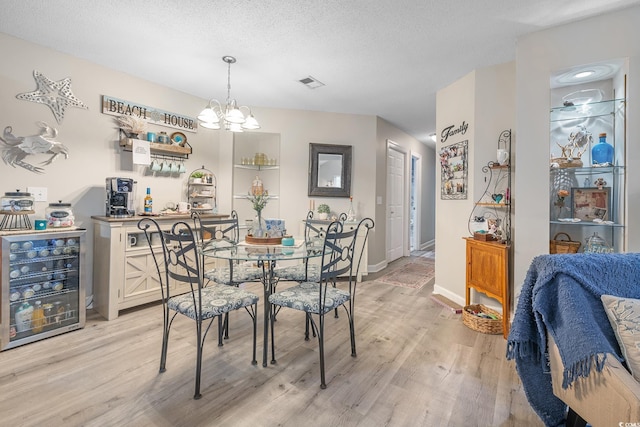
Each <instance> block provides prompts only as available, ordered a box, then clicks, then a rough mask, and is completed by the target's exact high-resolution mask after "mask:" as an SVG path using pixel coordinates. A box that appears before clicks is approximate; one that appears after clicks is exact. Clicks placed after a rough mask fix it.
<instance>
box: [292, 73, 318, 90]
mask: <svg viewBox="0 0 640 427" xmlns="http://www.w3.org/2000/svg"><path fill="white" fill-rule="evenodd" d="M298 81H299V82H300V83H302V84H303V85H305V86H306V87H308V88H309V89H315V88H318V87H320V86H324V83H322V82H321V81H319V80H316V79H315V78H313V77H311V76H309V77H305V78H304V79H300V80H298Z"/></svg>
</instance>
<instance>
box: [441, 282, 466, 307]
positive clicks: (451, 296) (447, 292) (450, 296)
mask: <svg viewBox="0 0 640 427" xmlns="http://www.w3.org/2000/svg"><path fill="white" fill-rule="evenodd" d="M433 293H434V294H440V295H442V296H444V297H446V298H448V299H450V300H451V301H453V302H455V303H456V304H460V305H461V306H463V307H464V304H465V302H466V301H465V299H464V297H461V296H460V295H458V294H454V293H453V292H451V291H450V290H448V289H445V288H443V287H441V286H438V285H437V284H434V285H433Z"/></svg>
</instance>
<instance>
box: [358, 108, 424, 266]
mask: <svg viewBox="0 0 640 427" xmlns="http://www.w3.org/2000/svg"><path fill="white" fill-rule="evenodd" d="M388 141H392V142H393V143H395V144H396V145H397V146H398V147H399V148H400V149H401V150H402V151H405V152H406V153H407V160H409V159H410V158H411V156H412V155H416V156H419V157H420V158H421V161H422V176H421V177H420V180H421V191H422V205H421V206H420V243H421V246H422V247H423V248H424V247H426V246H429V245H430V244H432V243H433V242H434V240H435V205H434V203H433V200H434V188H435V181H434V179H435V178H434V177H435V172H434V167H433V165H434V164H435V150H434V149H433V148H431V147H428V146H427V145H425V144H422V143H421V142H419V141H417V140H416V139H415V138H413V137H411V136H409V135H407V134H406V133H404V132H402V131H401V130H399V129H398V128H396V127H395V126H393V125H392V124H390V123H389V122H387V121H386V120H383V119H381V118H379V117H378V118H377V142H376V163H374V165H375V166H374V170H377V171H378V173H377V174H375V175H372V176H375V197H376V198H377V197H379V198H380V200H381V201H382V203H380V204H377V203H376V206H375V212H376V218H379V220H377V221H376V228H375V235H374V236H372V237H371V242H370V244H369V265H370V266H371V269H372V270H373V271H379V270H380V269H382V268H384V267H385V266H386V265H387V260H386V233H387V224H386V216H387V215H386V212H387V209H386V208H387V175H386V170H387V145H388ZM405 166H406V168H405V170H406V172H407V174H409V173H410V169H409V168H410V165H409V164H407V165H405ZM368 185H371V182H369V183H368ZM408 185H409V184H408V183H407V189H408ZM406 242H407V245H409V236H408V235H407V236H406ZM372 251H373V252H374V253H375V258H374V259H375V260H377V261H375V262H372V259H371V253H372ZM406 251H408V246H407V249H406Z"/></svg>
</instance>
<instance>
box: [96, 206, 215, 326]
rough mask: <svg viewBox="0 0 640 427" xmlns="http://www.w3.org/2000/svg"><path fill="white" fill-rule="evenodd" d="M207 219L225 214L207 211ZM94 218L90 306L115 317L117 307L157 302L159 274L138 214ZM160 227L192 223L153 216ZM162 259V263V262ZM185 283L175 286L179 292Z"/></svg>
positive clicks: (156, 238)
mask: <svg viewBox="0 0 640 427" xmlns="http://www.w3.org/2000/svg"><path fill="white" fill-rule="evenodd" d="M205 217H208V218H225V217H227V215H214V214H209V215H206V216H205ZM92 218H93V254H94V257H93V306H94V308H95V309H96V311H97V312H98V313H100V314H101V315H102V316H104V317H105V318H106V319H107V320H112V319H115V318H117V317H118V312H119V311H120V310H123V309H126V308H130V307H135V306H138V305H141V304H146V303H149V302H152V301H158V300H160V299H161V298H162V294H161V290H160V282H159V280H158V273H157V271H156V268H155V264H154V261H153V257H152V255H151V249H150V248H149V245H148V243H147V240H146V237H145V235H144V232H143V231H141V230H140V229H139V228H138V221H139V220H140V219H141V217H133V218H113V217H104V216H94V217H92ZM154 219H155V220H156V221H158V224H159V225H160V227H161V228H162V229H163V230H168V229H170V228H171V227H172V226H173V224H174V223H175V222H177V221H184V222H186V223H187V224H189V225H190V226H192V221H191V218H190V217H189V216H181V217H177V216H174V217H161V218H154ZM158 234H159V233H157V232H156V233H153V234H152V236H151V241H152V246H153V247H154V250H157V252H156V254H157V255H158V256H160V257H162V252H161V251H162V246H161V245H162V243H161V241H160V237H159V236H158ZM162 263H163V262H161V264H162ZM188 290H189V289H188V287H186V286H182V287H180V288H175V289H174V290H173V292H175V293H176V294H177V293H182V292H187V291H188Z"/></svg>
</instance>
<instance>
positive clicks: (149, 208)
mask: <svg viewBox="0 0 640 427" xmlns="http://www.w3.org/2000/svg"><path fill="white" fill-rule="evenodd" d="M152 212H153V198H152V197H151V187H147V195H146V196H145V198H144V213H146V214H151V213H152Z"/></svg>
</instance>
